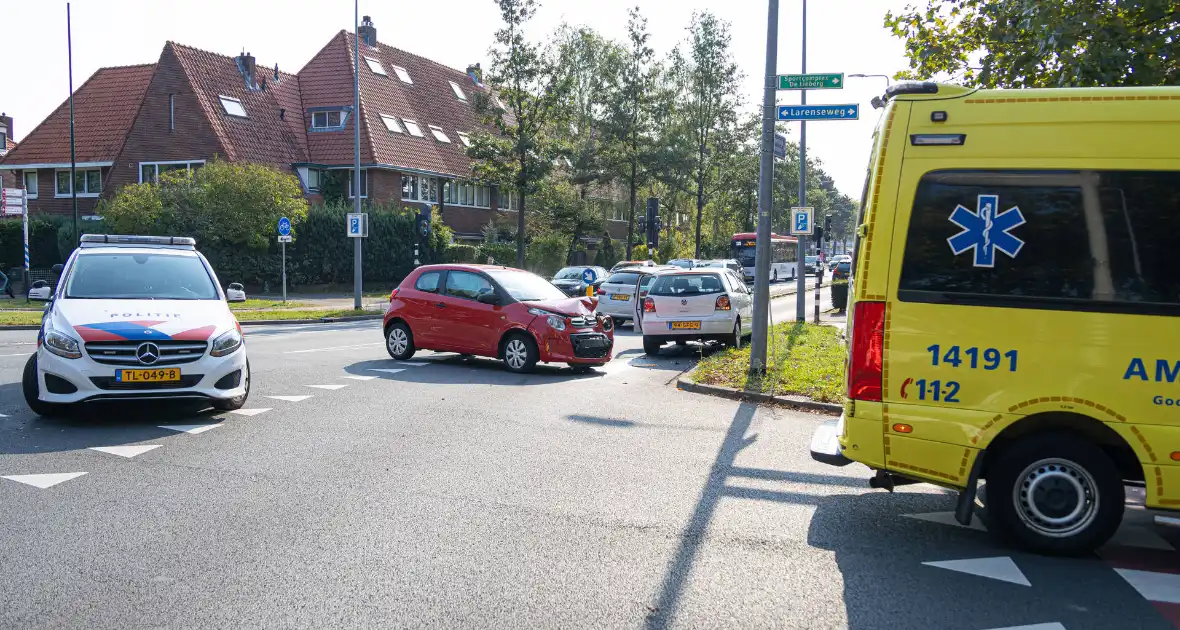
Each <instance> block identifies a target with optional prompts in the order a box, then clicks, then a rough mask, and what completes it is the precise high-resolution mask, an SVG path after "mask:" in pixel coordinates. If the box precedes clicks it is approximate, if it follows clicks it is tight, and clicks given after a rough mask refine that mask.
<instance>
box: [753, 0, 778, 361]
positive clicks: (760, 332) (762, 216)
mask: <svg viewBox="0 0 1180 630" xmlns="http://www.w3.org/2000/svg"><path fill="white" fill-rule="evenodd" d="M777 67H778V0H769V7H768V10H767V17H766V73H765V76H764V77H763V79H764V80H765V81H766V83H765V84H764V85H763V87H764V92H763V94H762V155H761V156H760V157H761V160H760V162H759V165H758V228H757V238H756V239H755V241H754V243H755V245H754V322H753V324H754V329H753V333H752V334H751V336H750V374H755V375H760V374H764V373H766V341H767V336H768V335H767V333H768V332H769V331H768V325H769V320H770V252H771V245H770V218H771V217H770V214H771V209H772V203H773V201H774V189H773V186H774V124H775V120H776V115H775V111H774V105H775V94H776V93H777V88H778V86H777V85H776V82H777V81H778V72H777Z"/></svg>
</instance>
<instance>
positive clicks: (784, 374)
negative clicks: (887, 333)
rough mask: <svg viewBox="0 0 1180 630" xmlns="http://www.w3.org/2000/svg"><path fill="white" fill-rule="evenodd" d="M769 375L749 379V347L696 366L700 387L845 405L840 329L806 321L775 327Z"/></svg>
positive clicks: (714, 357)
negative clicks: (798, 397)
mask: <svg viewBox="0 0 1180 630" xmlns="http://www.w3.org/2000/svg"><path fill="white" fill-rule="evenodd" d="M766 355H767V370H766V375H765V376H763V377H761V378H754V379H750V377H749V369H750V347H749V346H746V347H744V348H742V349H741V350H726V351H725V352H719V353H716V354H714V355H712V356H710V357H708V358H707V359H705V360H703V361H701V362H700V364H699V365H697V368H696V370H694V371H693V373H692V377H693V379H695V380H696V381H697V382H698V383H704V384H706V385H717V386H719V387H732V388H735V389H741V390H746V391H753V392H759V393H764V394H773V395H798V396H806V397H808V398H810V399H812V400H818V401H820V402H833V403H841V402H843V401H844V344H843V341H842V340H841V339H840V329H839V328H836V327H834V326H816V325H815V324H806V323H802V322H790V323H784V324H778V325H776V326H775V327H774V328H773V330H772V333H771V335H770V343H769V344H768V347H767V351H766Z"/></svg>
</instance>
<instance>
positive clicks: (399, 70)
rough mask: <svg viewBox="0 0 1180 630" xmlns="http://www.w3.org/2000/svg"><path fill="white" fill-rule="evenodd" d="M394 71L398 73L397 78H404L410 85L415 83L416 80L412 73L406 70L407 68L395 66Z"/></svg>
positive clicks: (404, 81)
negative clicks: (412, 77)
mask: <svg viewBox="0 0 1180 630" xmlns="http://www.w3.org/2000/svg"><path fill="white" fill-rule="evenodd" d="M393 72H394V74H396V75H397V78H399V79H401V80H402V83H409V84H410V85H413V84H414V80H413V79H411V78H410V73H409V72H406V69H405V68H403V67H401V66H394V67H393Z"/></svg>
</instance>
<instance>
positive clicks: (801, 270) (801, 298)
mask: <svg viewBox="0 0 1180 630" xmlns="http://www.w3.org/2000/svg"><path fill="white" fill-rule="evenodd" d="M801 72H802V74H807V0H803V69H802V71H801ZM799 98H800V99H801V100H800V104H801V105H806V104H807V90H800V91H799ZM799 207H800V208H806V207H807V121H806V120H803V121H800V122H799ZM814 220H815V217H814V216H813V217H812V221H814ZM796 265H797V267H796V269H797V271H796V274H795V276H796V280H795V282H796V284H795V297H796V298H797V299H796V300H795V321H799V322H803V321H807V304H806V302H807V278H806V276H807V237H806V236H804V235H802V234H800V235H799V261H798V262H797V263H796Z"/></svg>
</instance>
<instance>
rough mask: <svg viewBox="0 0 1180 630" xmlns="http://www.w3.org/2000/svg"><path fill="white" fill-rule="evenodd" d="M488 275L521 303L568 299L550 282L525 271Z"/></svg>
mask: <svg viewBox="0 0 1180 630" xmlns="http://www.w3.org/2000/svg"><path fill="white" fill-rule="evenodd" d="M488 275H489V276H491V277H492V279H493V280H495V281H496V282H498V283H499V284H500V286H502V287H504V290H505V291H507V292H508V295H511V296H512V297H513V298H515V299H516V300H519V301H521V302H534V301H539V300H564V299H567V298H569V296H568V295H566V294H565V293H564V292H562V290H561V289H559V288H557V287H555V286H553V284H552V283H551V282H549V281H548V280H546V279H544V278H542V277H541V276H538V275H536V274H532V273H529V272H527V271H504V270H496V271H488Z"/></svg>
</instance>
